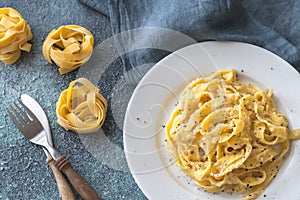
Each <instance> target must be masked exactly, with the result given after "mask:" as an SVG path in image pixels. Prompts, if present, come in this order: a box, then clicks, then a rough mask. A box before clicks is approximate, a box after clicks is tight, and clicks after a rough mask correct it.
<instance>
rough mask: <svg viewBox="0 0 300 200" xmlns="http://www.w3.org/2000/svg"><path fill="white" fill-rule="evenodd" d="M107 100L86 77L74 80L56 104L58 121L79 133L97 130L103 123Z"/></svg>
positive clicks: (67, 128) (66, 127)
mask: <svg viewBox="0 0 300 200" xmlns="http://www.w3.org/2000/svg"><path fill="white" fill-rule="evenodd" d="M106 111H107V101H106V99H105V98H104V97H103V96H102V95H101V94H100V93H99V89H98V88H97V87H95V86H94V85H93V84H92V83H91V82H90V81H88V80H87V79H85V78H79V79H77V80H75V81H72V82H71V83H70V85H69V88H68V89H66V90H64V91H63V92H62V93H61V94H60V97H59V100H58V102H57V104H56V114H57V117H58V119H57V122H58V123H59V124H60V125H61V126H62V127H64V128H65V129H66V130H71V131H74V132H77V133H92V132H96V131H98V130H99V129H100V127H101V126H102V125H103V123H104V120H105V117H106Z"/></svg>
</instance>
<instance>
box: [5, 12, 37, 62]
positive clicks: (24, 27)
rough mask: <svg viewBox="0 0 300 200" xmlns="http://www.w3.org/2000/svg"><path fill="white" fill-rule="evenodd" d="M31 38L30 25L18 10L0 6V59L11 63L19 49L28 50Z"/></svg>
mask: <svg viewBox="0 0 300 200" xmlns="http://www.w3.org/2000/svg"><path fill="white" fill-rule="evenodd" d="M31 39H32V33H31V29H30V26H29V25H28V24H27V22H26V21H25V20H24V19H23V17H22V16H21V14H20V13H18V11H16V10H14V9H12V8H0V60H1V61H2V62H3V63H5V64H13V63H14V62H16V61H17V60H18V59H19V58H20V56H21V51H22V50H23V51H27V52H30V49H31V44H29V43H28V41H29V40H31Z"/></svg>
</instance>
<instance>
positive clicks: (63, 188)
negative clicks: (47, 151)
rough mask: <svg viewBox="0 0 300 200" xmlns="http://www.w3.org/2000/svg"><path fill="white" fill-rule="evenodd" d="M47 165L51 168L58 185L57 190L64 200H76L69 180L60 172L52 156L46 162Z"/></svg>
mask: <svg viewBox="0 0 300 200" xmlns="http://www.w3.org/2000/svg"><path fill="white" fill-rule="evenodd" d="M46 162H47V164H48V165H49V166H50V168H51V170H52V172H53V174H54V177H55V180H56V183H57V188H58V191H59V194H60V197H61V199H62V200H75V196H74V194H73V191H72V189H71V188H70V186H69V184H68V182H67V180H66V179H65V177H64V175H63V174H62V173H61V172H60V171H59V169H58V168H57V167H56V166H55V165H54V160H53V158H52V157H51V156H49V157H48V158H47V160H46Z"/></svg>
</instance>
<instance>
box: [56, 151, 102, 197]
mask: <svg viewBox="0 0 300 200" xmlns="http://www.w3.org/2000/svg"><path fill="white" fill-rule="evenodd" d="M55 164H56V166H57V168H58V169H59V170H60V171H62V172H63V173H64V174H65V175H66V176H67V177H68V179H69V181H70V182H71V184H72V186H73V187H74V188H75V190H76V191H77V192H78V193H79V194H80V196H81V197H82V198H83V199H88V200H100V197H99V196H98V194H97V193H96V191H95V190H94V188H93V187H92V186H91V185H90V184H89V183H88V182H87V181H86V180H85V179H84V178H83V177H82V176H81V175H80V174H79V173H78V172H77V171H75V170H74V169H73V167H72V165H71V163H70V161H69V160H68V159H67V158H66V157H65V156H62V157H60V158H59V159H58V160H56V162H55Z"/></svg>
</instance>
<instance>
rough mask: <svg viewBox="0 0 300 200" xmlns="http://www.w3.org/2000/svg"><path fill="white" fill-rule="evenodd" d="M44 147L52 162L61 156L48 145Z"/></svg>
mask: <svg viewBox="0 0 300 200" xmlns="http://www.w3.org/2000/svg"><path fill="white" fill-rule="evenodd" d="M44 147H45V148H46V150H47V151H48V152H49V154H50V155H51V157H52V158H53V159H54V160H58V158H60V157H61V156H62V155H61V154H60V153H59V152H58V151H57V150H56V149H55V148H54V147H52V146H50V145H49V144H47V145H45V146H44Z"/></svg>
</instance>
